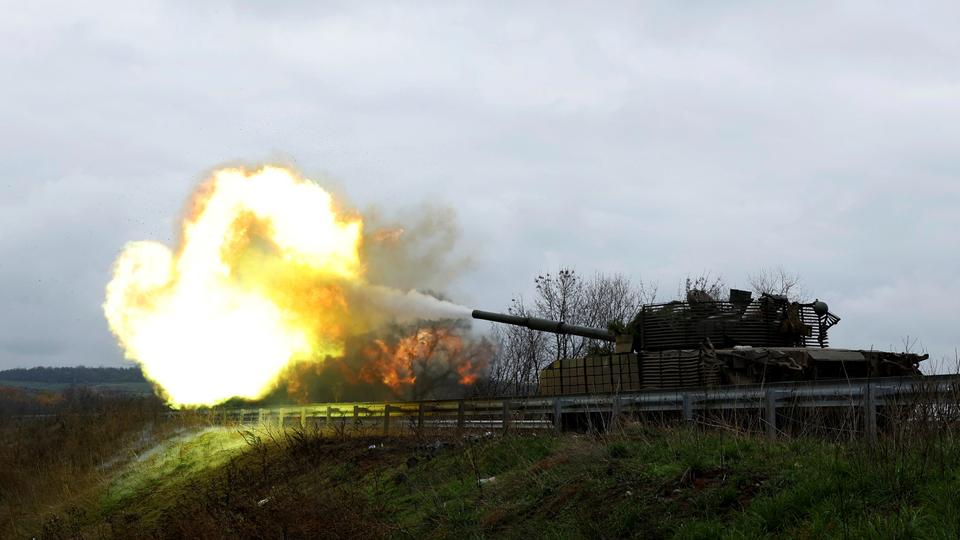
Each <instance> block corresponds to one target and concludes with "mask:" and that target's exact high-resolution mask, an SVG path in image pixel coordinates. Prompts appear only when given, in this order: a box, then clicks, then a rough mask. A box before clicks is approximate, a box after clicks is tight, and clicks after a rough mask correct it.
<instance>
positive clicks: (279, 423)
mask: <svg viewBox="0 0 960 540" xmlns="http://www.w3.org/2000/svg"><path fill="white" fill-rule="evenodd" d="M286 418H287V411H286V410H285V409H280V410H278V411H277V427H279V428H280V429H283V421H284V420H286Z"/></svg>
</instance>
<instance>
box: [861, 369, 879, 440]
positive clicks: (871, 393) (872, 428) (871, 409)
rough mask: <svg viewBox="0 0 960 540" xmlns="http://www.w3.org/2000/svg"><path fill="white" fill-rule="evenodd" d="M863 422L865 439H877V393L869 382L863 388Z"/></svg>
mask: <svg viewBox="0 0 960 540" xmlns="http://www.w3.org/2000/svg"><path fill="white" fill-rule="evenodd" d="M863 423H864V430H865V431H866V434H867V440H868V441H870V442H876V440H877V395H876V389H874V387H873V385H872V384H870V383H869V382H868V383H866V386H865V387H864V389H863Z"/></svg>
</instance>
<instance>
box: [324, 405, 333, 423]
mask: <svg viewBox="0 0 960 540" xmlns="http://www.w3.org/2000/svg"><path fill="white" fill-rule="evenodd" d="M332 423H333V407H331V406H329V405H327V417H326V419H325V420H324V427H327V428H329V427H330V425H331V424H332Z"/></svg>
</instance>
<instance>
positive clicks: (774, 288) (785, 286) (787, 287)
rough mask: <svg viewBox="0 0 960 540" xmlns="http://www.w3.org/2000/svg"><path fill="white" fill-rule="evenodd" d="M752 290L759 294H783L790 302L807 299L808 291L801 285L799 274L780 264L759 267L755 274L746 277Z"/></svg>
mask: <svg viewBox="0 0 960 540" xmlns="http://www.w3.org/2000/svg"><path fill="white" fill-rule="evenodd" d="M747 279H748V281H749V282H750V287H751V288H752V289H753V292H755V293H757V294H758V295H759V294H764V293H766V294H774V295H779V296H785V297H786V298H787V299H788V300H790V301H792V302H802V301H805V300H808V299H809V296H808V295H809V293H808V292H807V291H806V289H804V287H803V281H802V280H801V279H800V275H799V274H793V273H790V272H787V271H786V270H784V268H783V267H782V266H778V267H776V268H761V269H760V271H759V272H757V273H756V274H751V275H749V276H748V277H747Z"/></svg>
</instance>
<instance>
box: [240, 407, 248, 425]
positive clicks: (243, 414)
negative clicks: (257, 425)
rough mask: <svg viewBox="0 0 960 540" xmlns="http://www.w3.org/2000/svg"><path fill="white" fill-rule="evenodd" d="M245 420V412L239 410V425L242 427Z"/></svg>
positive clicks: (244, 410)
mask: <svg viewBox="0 0 960 540" xmlns="http://www.w3.org/2000/svg"><path fill="white" fill-rule="evenodd" d="M246 420H247V410H246V409H240V425H241V426H242V425H243V423H244V422H245V421H246Z"/></svg>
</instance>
